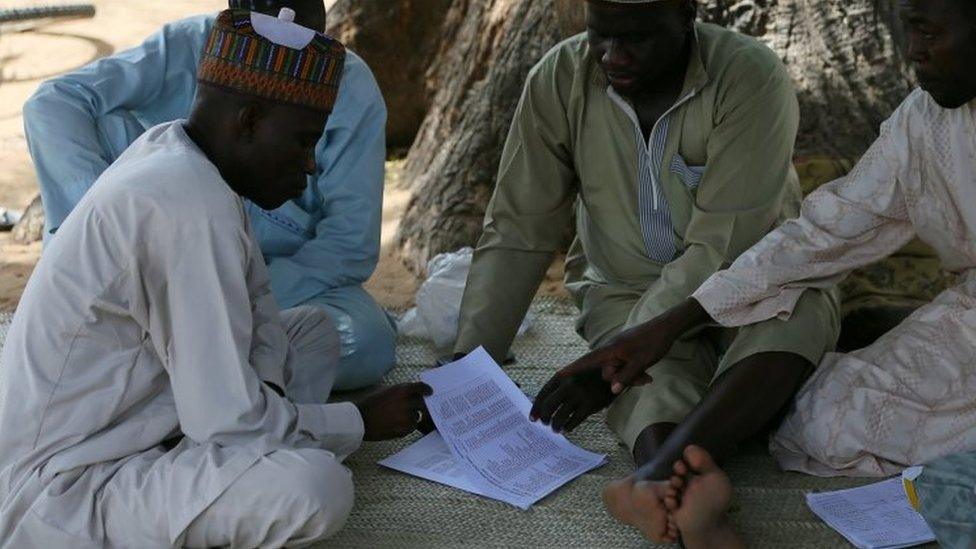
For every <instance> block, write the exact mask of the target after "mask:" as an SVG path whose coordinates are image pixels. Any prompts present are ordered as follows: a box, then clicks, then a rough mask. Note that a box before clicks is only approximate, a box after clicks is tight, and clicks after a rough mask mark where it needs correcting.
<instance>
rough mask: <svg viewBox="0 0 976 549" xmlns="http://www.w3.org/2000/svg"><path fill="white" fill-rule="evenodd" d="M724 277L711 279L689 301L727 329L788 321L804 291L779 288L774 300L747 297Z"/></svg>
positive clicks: (731, 281)
mask: <svg viewBox="0 0 976 549" xmlns="http://www.w3.org/2000/svg"><path fill="white" fill-rule="evenodd" d="M723 273H724V272H721V271H720V272H718V273H715V274H714V275H712V276H711V278H709V279H708V280H706V281H705V283H704V284H702V285H701V287H700V288H698V290H696V291H695V293H693V294H692V297H693V298H694V299H695V300H696V301H698V302H699V303H701V306H702V307H703V308H704V309H705V311H707V312H708V315H709V316H711V317H712V318H713V319H714V320H715V321H716V322H718V323H719V324H721V325H722V326H725V327H728V328H734V327H737V326H745V325H747V324H755V323H757V322H762V321H764V320H769V319H771V318H778V319H780V320H789V319H790V316H791V315H792V314H793V309H794V308H795V307H796V303H797V301H799V299H800V296H801V295H803V291H804V288H781V289H779V291H778V292H777V293H776V295H773V296H768V297H761V296H756V295H750V293H749V292H747V291H743V289H742V288H740V287H739V286H738V285H737V284H736V283H735V282H734V281H733V280H731V279H729V278H728V277H726V276H723Z"/></svg>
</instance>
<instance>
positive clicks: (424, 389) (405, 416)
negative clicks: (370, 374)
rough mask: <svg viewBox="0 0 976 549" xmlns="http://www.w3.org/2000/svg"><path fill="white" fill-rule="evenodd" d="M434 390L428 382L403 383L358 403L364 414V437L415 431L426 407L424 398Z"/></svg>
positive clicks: (382, 437) (383, 437) (380, 437)
mask: <svg viewBox="0 0 976 549" xmlns="http://www.w3.org/2000/svg"><path fill="white" fill-rule="evenodd" d="M432 393H433V389H431V388H430V386H429V385H427V384H426V383H403V384H401V385H394V386H393V387H389V388H387V389H383V390H381V391H378V392H376V393H373V394H371V395H369V396H368V397H366V398H364V399H362V400H360V401H359V402H356V403H355V404H356V407H357V408H359V413H360V414H361V415H362V416H363V427H364V429H365V434H364V435H363V440H390V439H394V438H400V437H403V436H406V435H409V434H410V433H412V432H414V431H416V430H417V425H418V423H420V420H421V417H422V415H423V413H424V410H426V408H425V405H424V397H425V396H429V395H431V394H432Z"/></svg>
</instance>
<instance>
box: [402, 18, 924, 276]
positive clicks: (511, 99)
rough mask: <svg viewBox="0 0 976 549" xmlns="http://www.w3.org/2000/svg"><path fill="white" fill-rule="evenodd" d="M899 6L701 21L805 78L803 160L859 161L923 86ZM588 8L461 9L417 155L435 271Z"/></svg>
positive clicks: (422, 232) (414, 167) (478, 204)
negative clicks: (543, 72) (527, 87)
mask: <svg viewBox="0 0 976 549" xmlns="http://www.w3.org/2000/svg"><path fill="white" fill-rule="evenodd" d="M896 5H897V0H731V1H730V0H702V1H701V2H700V6H699V14H700V18H701V19H702V20H704V21H709V22H714V23H717V24H720V25H723V26H726V27H728V28H731V29H734V30H738V31H740V32H744V33H747V34H750V35H753V36H755V37H757V38H758V39H759V40H761V41H762V42H763V43H765V44H766V45H768V46H769V47H770V48H771V49H772V50H773V51H775V52H776V53H777V54H778V55H779V56H780V58H781V59H783V61H784V62H785V63H786V65H787V68H788V69H789V72H790V74H791V75H792V76H793V79H794V82H795V85H796V88H797V94H798V97H799V100H800V109H801V126H800V134H799V136H798V139H797V155H798V156H830V157H835V158H856V157H857V156H859V155H860V154H861V153H862V152H863V151H864V150H865V149H866V148H867V146H868V145H869V144H870V143H871V141H873V140H874V139H875V138H876V136H877V129H878V126H879V124H880V123H881V122H882V121H883V120H884V119H885V118H886V117H887V116H888V115H889V114H890V113H891V111H892V110H893V109H894V108H895V107H896V106H897V105H898V104H899V103H900V102H901V101H902V99H903V98H904V97H905V96H906V95H907V94H908V92H909V91H910V89H911V84H910V81H911V72H910V69H909V68H908V66H907V64H906V63H905V60H904V57H903V56H902V54H901V53H900V49H899V47H898V45H899V44H900V43H901V42H902V40H903V38H902V33H901V30H900V28H899V26H898V19H897V17H896V12H895V9H894V7H895V6H896ZM584 9H585V3H584V2H583V1H581V0H453V1H452V2H451V5H450V9H449V10H448V12H447V16H446V18H445V20H444V24H443V27H442V32H441V36H440V38H439V42H440V46H439V47H438V48H437V50H436V52H435V53H434V56H433V59H434V60H433V62H432V65H431V68H430V69H429V70H428V72H427V85H428V87H429V88H430V89H433V90H436V92H435V95H434V96H433V99H432V101H431V107H430V110H429V111H428V112H427V115H426V118H425V119H424V121H423V123H422V125H421V127H420V130H419V132H418V134H417V137H416V139H415V141H414V143H413V146H412V147H411V149H410V153H409V155H408V157H407V162H406V166H405V170H404V180H405V181H407V182H408V183H409V184H410V185H411V189H412V191H413V196H412V199H411V201H410V204H409V206H408V208H407V213H406V215H405V217H404V219H403V221H402V223H401V226H400V231H399V234H398V242H399V244H400V245H401V247H402V249H403V251H404V257H405V259H406V261H407V263H408V266H409V267H410V268H411V269H412V270H414V271H416V272H421V273H422V272H423V271H424V267H425V265H426V263H427V261H428V260H429V259H430V258H431V257H433V256H434V255H436V254H437V253H441V252H445V251H450V250H454V249H457V248H459V247H462V246H470V245H473V244H474V243H475V242H476V241H477V238H478V235H479V234H480V232H481V222H482V219H483V217H484V213H485V208H486V206H487V203H488V199H489V198H490V196H491V192H492V190H493V188H494V178H495V172H496V169H497V165H498V160H499V158H500V156H501V149H502V145H503V143H504V139H505V136H506V135H507V131H508V126H509V124H510V122H511V118H512V114H513V112H514V108H515V105H516V103H517V101H518V97H519V95H520V92H521V88H522V85H523V83H524V79H525V76H526V74H527V73H528V70H529V69H530V68H531V67H532V65H533V64H535V63H536V62H537V61H538V60H539V59H540V58H541V57H542V55H543V54H544V53H545V52H546V51H547V50H548V49H549V48H551V47H552V46H553V45H555V43H556V42H557V41H558V40H559V39H560V38H561V37H566V36H569V35H571V34H574V33H576V32H579V31H582V30H583V27H584V13H585V12H584Z"/></svg>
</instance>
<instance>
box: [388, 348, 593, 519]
mask: <svg viewBox="0 0 976 549" xmlns="http://www.w3.org/2000/svg"><path fill="white" fill-rule="evenodd" d="M421 379H422V380H423V381H424V382H425V383H427V384H428V385H430V386H431V387H432V388H433V389H434V394H433V395H431V396H429V397H427V398H426V400H427V409H428V410H429V411H430V414H431V417H432V418H433V420H434V423H435V424H436V425H437V428H438V431H439V433H440V435H441V436H440V437H436V438H435V437H431V436H430V435H428V436H427V437H424V438H423V439H421V440H420V441H418V442H416V443H414V444H413V445H411V446H410V447H408V448H406V449H404V450H402V451H401V452H399V453H397V454H395V455H393V456H390V457H389V458H387V459H386V460H383V462H381V464H383V465H386V466H388V467H391V468H394V469H397V470H400V471H404V472H406V473H410V474H413V475H417V476H420V477H423V478H427V479H429V480H435V481H437V482H442V483H444V484H448V485H450V486H454V487H457V488H461V489H462V490H467V491H469V492H473V493H476V494H479V495H483V496H487V497H491V498H494V499H498V500H501V501H504V502H506V503H510V504H512V505H515V506H517V507H520V508H522V509H528V508H529V506H531V505H532V504H533V503H535V502H537V501H539V500H540V499H542V498H544V497H545V496H547V495H548V494H550V493H552V492H553V491H554V490H556V489H557V488H559V487H560V486H562V485H563V484H565V483H567V482H569V481H570V480H572V479H574V478H576V477H577V476H579V475H582V474H583V473H585V472H587V471H589V470H591V469H594V468H596V467H599V466H601V465H603V464H604V463H606V456H605V455H603V454H595V453H593V452H588V451H586V450H584V449H582V448H579V447H578V446H575V445H573V444H572V443H571V442H569V441H568V440H566V438H565V437H563V436H562V435H559V434H556V433H554V432H553V431H552V429H550V428H549V427H548V426H546V425H542V424H541V423H533V422H531V421H529V410H530V409H531V407H532V404H531V403H530V402H529V399H528V398H526V396H525V395H524V394H522V392H521V391H520V390H519V388H518V387H517V386H516V385H515V383H513V382H512V380H511V379H509V378H508V376H507V375H505V373H504V372H503V371H502V369H501V368H499V367H498V365H497V364H496V363H495V361H494V360H492V359H491V357H490V356H489V355H488V353H487V352H485V350H484V349H482V348H478V349H477V350H475V351H472V352H471V353H469V354H468V355H467V356H466V357H465V358H463V359H461V360H459V361H457V362H453V363H451V364H448V365H446V366H442V367H440V368H436V369H434V370H429V371H427V372H424V373H422V374H421ZM438 438H439V439H440V441H441V442H442V443H443V444H444V446H445V447H446V448H447V449H448V451H449V452H450V453H451V455H452V456H453V457H454V465H455V466H456V469H454V468H453V467H450V466H448V465H446V463H445V461H444V456H443V447H441V446H439V445H438ZM458 471H460V472H461V473H462V474H463V477H464V478H463V480H462V479H460V476H461V475H459V474H458ZM435 477H436V478H435Z"/></svg>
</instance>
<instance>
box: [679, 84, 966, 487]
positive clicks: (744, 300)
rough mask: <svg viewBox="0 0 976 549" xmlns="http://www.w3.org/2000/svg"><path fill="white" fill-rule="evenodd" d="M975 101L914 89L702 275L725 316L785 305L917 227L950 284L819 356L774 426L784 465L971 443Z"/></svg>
mask: <svg viewBox="0 0 976 549" xmlns="http://www.w3.org/2000/svg"><path fill="white" fill-rule="evenodd" d="M974 103H976V101H971V102H970V103H968V104H966V105H964V106H962V107H960V108H958V109H944V108H942V107H940V106H939V105H938V104H936V103H935V101H934V100H933V99H932V98H931V96H930V95H929V94H927V93H925V92H924V91H922V90H916V91H915V92H913V93H912V94H911V95H910V96H909V97H908V98H907V99H906V100H905V102H904V103H903V104H902V105H901V106H900V107H899V108H898V109H897V110H896V111H895V112H894V114H892V116H891V118H890V119H888V120H887V121H886V122H885V123H884V124H883V125H882V127H881V135H880V137H879V138H878V140H877V141H876V142H875V143H874V144H873V145H872V146H871V148H870V149H869V150H868V152H867V153H866V154H865V155H864V157H863V158H862V159H861V161H860V162H859V163H858V164H857V166H856V167H855V168H854V170H853V171H852V172H851V173H850V174H849V175H848V176H847V177H844V178H841V179H839V180H837V181H834V182H832V183H830V184H827V185H825V186H823V187H822V188H820V189H819V190H817V191H816V192H814V193H813V194H811V195H810V196H809V197H808V198H807V199H806V201H805V202H804V203H803V208H802V211H801V214H800V217H799V218H798V219H796V220H792V221H788V222H786V223H784V224H783V225H782V226H781V227H779V228H778V229H777V230H776V231H774V232H772V233H770V234H769V235H768V236H766V237H765V238H764V239H763V240H761V241H760V242H759V243H757V244H756V245H755V246H753V247H752V248H751V249H750V250H748V251H747V252H745V253H744V254H743V255H742V256H741V257H739V259H737V260H736V261H735V262H734V263H733V264H732V266H731V267H730V268H729V269H728V270H725V271H721V272H719V273H716V274H715V275H714V276H712V277H711V278H710V279H709V280H708V281H706V282H705V284H703V285H702V287H701V288H699V289H698V291H696V292H695V294H694V297H695V298H696V299H697V300H698V301H699V302H701V304H702V305H703V306H704V307H705V309H706V310H707V311H708V312H709V314H710V315H711V316H712V317H713V318H715V319H716V320H717V321H718V322H720V323H721V324H723V325H726V326H740V325H744V324H750V323H754V322H759V321H762V320H766V319H769V318H772V317H774V316H779V317H780V318H785V317H788V316H789V315H790V314H791V312H792V310H793V307H794V305H795V303H796V301H797V299H798V298H799V296H800V294H801V293H802V291H803V290H804V289H805V288H810V287H825V286H829V285H831V284H834V283H836V282H837V281H839V280H840V279H842V278H843V277H844V276H846V275H847V274H848V273H849V272H850V271H851V270H852V269H854V268H857V267H861V266H863V265H867V264H869V263H872V262H874V261H876V260H878V259H881V258H883V257H885V256H887V255H888V254H891V253H893V252H895V251H896V250H898V249H899V248H900V247H901V246H902V245H904V244H905V243H907V242H908V241H909V240H910V239H911V238H912V237H913V236H915V235H918V236H919V237H920V238H921V239H922V240H923V241H925V242H927V243H928V244H930V245H931V246H932V247H933V248H935V250H936V251H937V252H938V254H939V257H940V259H941V261H942V264H943V266H944V267H945V268H946V269H948V270H950V271H953V272H958V273H960V275H961V276H960V279H959V281H958V283H957V284H958V285H957V286H955V287H953V288H950V289H948V290H946V291H945V292H943V293H942V294H941V295H939V296H938V297H937V298H936V299H935V300H934V301H933V302H932V303H930V304H928V305H925V306H923V307H921V308H920V309H918V310H917V311H916V312H915V313H914V314H912V315H911V316H910V317H909V318H908V319H906V320H905V321H904V322H903V323H902V324H900V325H899V326H898V327H896V328H895V329H894V330H892V331H891V332H889V333H888V334H886V335H884V336H883V337H881V338H880V339H879V340H878V341H877V342H875V343H874V344H873V345H871V346H869V347H867V348H864V349H861V350H858V351H855V352H853V353H849V354H839V353H831V354H828V355H827V356H825V358H824V359H823V361H822V362H821V365H820V367H819V368H818V369H817V371H816V373H814V375H813V377H812V378H811V379H810V380H809V381H808V382H807V383H806V385H804V387H803V388H802V389H801V390H800V392H799V394H798V395H797V398H796V402H795V405H794V408H793V409H792V410H791V411H790V413H789V415H788V417H787V418H786V420H785V421H784V423H783V424H782V426H781V427H780V428H779V430H778V431H777V433H776V434H775V435H774V437H773V439H772V443H771V450H772V451H773V454H774V455H775V456H776V458H777V459H778V461H779V463H780V465H782V466H783V467H784V468H786V469H791V470H798V471H804V472H808V473H812V474H817V475H888V474H892V473H894V472H897V471H898V470H900V469H901V468H903V467H904V466H906V465H911V464H917V463H922V462H926V461H928V460H931V459H934V458H936V457H939V456H942V455H945V454H948V453H952V452H957V451H961V450H971V449H974V448H976V269H974V267H976V104H974Z"/></svg>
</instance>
